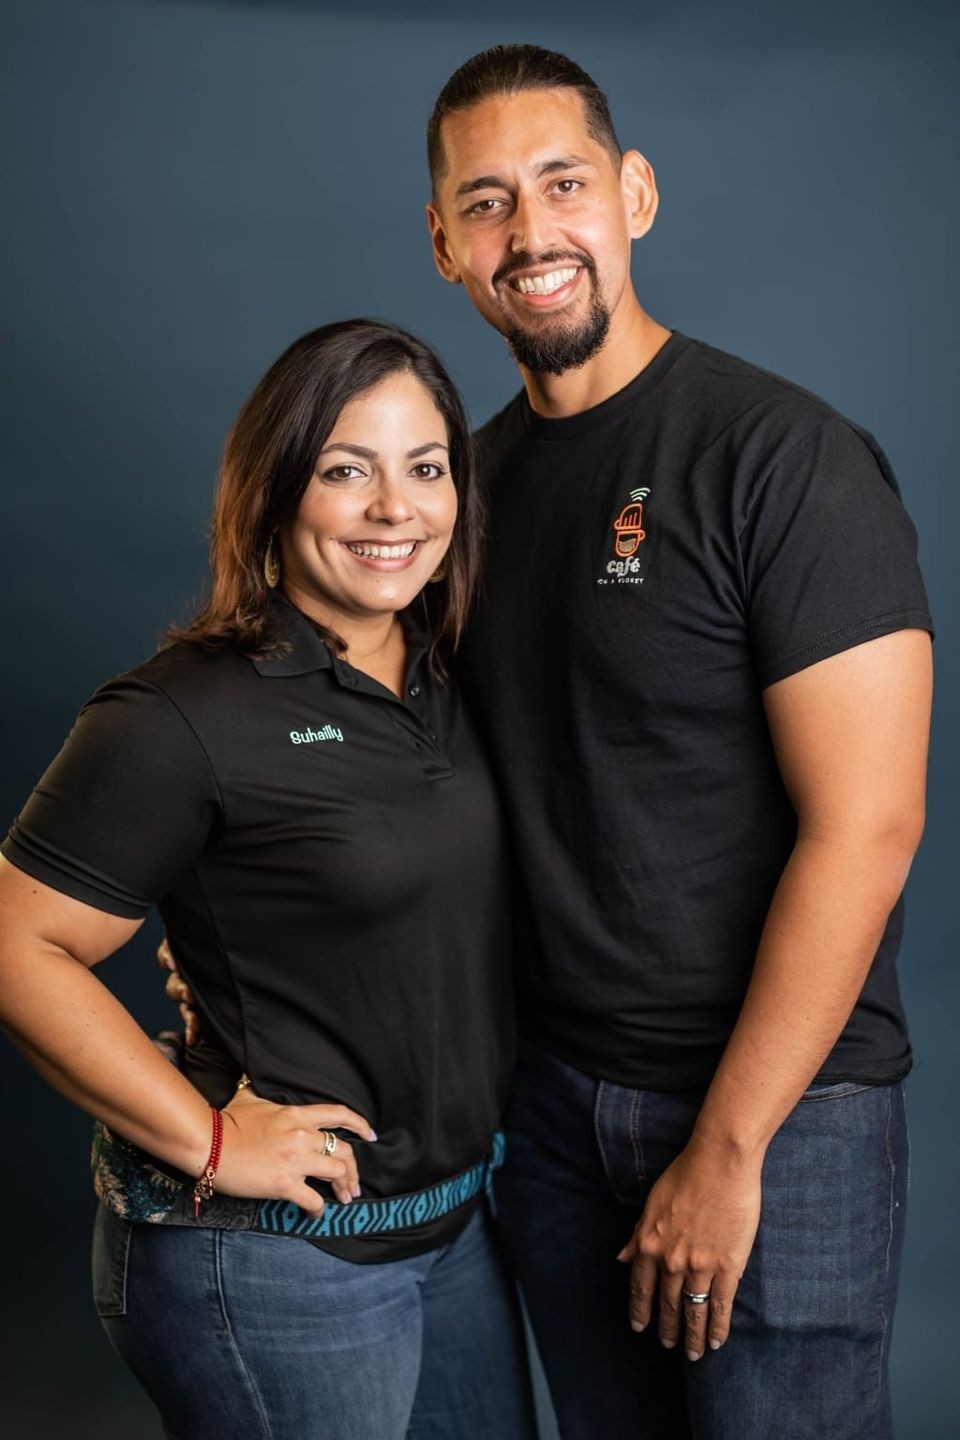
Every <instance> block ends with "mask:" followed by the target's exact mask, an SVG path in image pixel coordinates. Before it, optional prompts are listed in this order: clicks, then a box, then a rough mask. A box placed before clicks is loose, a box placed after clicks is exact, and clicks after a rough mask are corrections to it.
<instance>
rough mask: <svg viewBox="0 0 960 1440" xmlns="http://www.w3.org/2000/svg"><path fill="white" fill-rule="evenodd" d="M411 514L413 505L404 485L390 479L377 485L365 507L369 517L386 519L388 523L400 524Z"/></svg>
mask: <svg viewBox="0 0 960 1440" xmlns="http://www.w3.org/2000/svg"><path fill="white" fill-rule="evenodd" d="M412 514H413V505H412V503H411V501H410V496H409V494H408V493H407V490H406V487H405V486H404V485H402V484H400V483H398V482H396V481H391V480H384V481H382V482H381V484H380V485H378V486H377V490H376V494H375V495H373V496H372V497H371V500H370V504H369V506H368V508H367V516H368V518H369V519H371V520H381V521H386V522H387V523H388V524H390V525H400V524H402V523H403V521H404V520H409V518H410V516H411V515H412Z"/></svg>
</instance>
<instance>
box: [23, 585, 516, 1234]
mask: <svg viewBox="0 0 960 1440" xmlns="http://www.w3.org/2000/svg"><path fill="white" fill-rule="evenodd" d="M274 607H275V614H276V617H277V623H278V625H279V626H280V628H281V631H282V633H283V634H284V635H285V637H286V640H287V644H288V649H287V651H286V653H277V654H274V655H271V656H270V657H269V658H266V659H250V658H247V657H246V656H244V655H242V654H240V653H238V652H237V651H236V650H229V649H228V650H220V651H217V652H213V653H211V652H207V651H203V650H201V649H198V648H196V647H193V646H187V645H178V646H174V647H173V648H170V649H166V650H163V651H161V652H160V653H159V654H158V655H156V656H154V657H153V659H151V660H149V661H147V663H146V664H144V665H141V666H139V667H138V668H137V669H135V670H132V671H131V672H129V673H128V674H126V675H123V676H120V677H119V678H118V679H115V680H111V681H110V682H109V683H108V684H107V685H105V686H104V687H103V688H102V689H101V690H99V691H98V692H97V693H96V695H94V697H93V698H92V699H91V700H90V701H89V702H88V703H87V705H86V706H85V707H84V709H83V710H82V711H81V714H80V717H79V719H78V720H77V722H76V725H75V727H74V729H73V730H72V732H71V734H70V736H69V737H68V739H67V741H66V743H65V745H64V747H63V749H62V751H61V752H60V754H59V756H58V757H57V759H56V760H55V761H54V762H53V764H52V765H51V766H50V768H49V770H48V771H47V773H46V774H45V775H44V777H43V779H42V780H41V781H40V783H39V784H38V786H37V788H36V790H35V791H34V794H33V796H32V798H31V799H30V801H29V802H28V804H27V805H26V807H25V808H24V810H23V812H22V814H21V815H20V817H19V818H18V820H17V822H16V823H15V825H14V827H13V829H12V830H11V832H10V835H9V836H8V838H7V840H6V841H5V843H4V845H3V847H2V848H3V853H4V854H5V855H6V856H7V858H8V859H9V860H10V861H11V862H12V863H13V864H14V865H16V866H18V867H19V868H20V869H22V870H24V871H26V872H27V873H28V874H30V875H33V876H34V877H35V878H37V879H38V880H41V881H43V882H44V883H45V884H47V885H50V886H52V887H53V888H54V889H55V890H59V891H61V892H62V893H64V894H67V895H71V896H74V897H75V898H76V899H78V900H82V901H85V902H86V903H87V904H89V905H92V906H94V907H96V908H97V909H99V910H104V911H107V912H108V913H110V914H114V915H122V916H128V917H131V918H139V917H141V916H143V915H144V914H146V912H147V910H148V909H149V908H150V906H151V905H154V904H156V905H157V906H158V908H159V911H160V914H161V915H162V917H163V919H164V921H165V923H166V926H167V930H168V933H169V935H170V939H171V943H172V946H173V949H174V952H175V954H176V956H177V959H178V963H179V966H180V969H181V971H182V973H183V975H184V978H185V979H186V980H188V981H189V983H190V985H191V988H192V989H193V991H194V994H195V995H196V997H197V1001H198V1006H199V1009H200V1012H201V1015H202V1021H203V1025H204V1028H205V1030H206V1032H207V1034H208V1035H209V1036H210V1037H211V1038H212V1039H213V1040H214V1041H215V1042H216V1045H217V1046H218V1047H219V1048H221V1049H222V1051H223V1052H225V1054H226V1055H227V1056H228V1057H229V1059H230V1061H231V1062H232V1065H233V1073H232V1076H231V1077H230V1078H231V1083H230V1084H229V1085H228V1086H227V1090H226V1094H224V1093H223V1089H222V1086H223V1077H222V1076H221V1075H220V1074H219V1073H218V1070H217V1067H216V1066H214V1067H213V1068H209V1067H208V1066H206V1065H205V1063H204V1061H205V1060H206V1059H207V1058H208V1057H206V1056H198V1057H197V1060H196V1063H195V1064H194V1065H193V1066H191V1064H190V1061H189V1057H188V1062H187V1065H186V1069H187V1073H188V1074H189V1075H190V1077H191V1079H193V1080H194V1083H196V1084H197V1085H198V1088H200V1089H201V1090H202V1091H203V1093H205V1094H206V1095H207V1098H208V1099H210V1100H211V1101H212V1102H213V1103H216V1104H222V1103H224V1102H225V1100H226V1098H227V1096H228V1095H229V1094H231V1093H232V1090H233V1085H234V1084H235V1081H236V1079H237V1078H238V1077H239V1074H240V1072H241V1071H246V1072H247V1074H248V1075H250V1077H251V1079H252V1081H253V1084H254V1088H255V1090H256V1093H257V1094H258V1095H261V1096H263V1097H265V1098H266V1099H268V1100H274V1101H277V1102H282V1103H288V1104H305V1103H311V1102H315V1101H332V1102H340V1103H344V1104H347V1105H349V1106H351V1107H352V1108H353V1109H355V1110H357V1111H359V1113H360V1114H361V1115H364V1116H365V1117H366V1118H367V1119H368V1120H369V1121H370V1123H371V1125H372V1126H373V1128H374V1129H375V1130H376V1132H377V1135H378V1139H377V1141H376V1142H375V1143H370V1144H365V1143H364V1142H362V1141H360V1140H355V1139H354V1137H353V1136H352V1135H350V1136H347V1137H346V1138H349V1139H350V1141H351V1143H352V1144H353V1145H354V1149H355V1152H356V1155H357V1162H358V1167H359V1172H360V1182H361V1186H362V1192H363V1197H364V1198H365V1199H366V1198H368V1197H369V1198H371V1199H375V1198H378V1197H385V1196H394V1195H398V1194H407V1193H409V1192H413V1191H420V1190H422V1189H425V1188H427V1187H429V1186H433V1185H435V1184H437V1183H438V1182H442V1181H443V1180H445V1179H447V1178H449V1177H452V1176H455V1175H459V1174H460V1173H461V1172H463V1171H464V1170H466V1169H467V1168H468V1167H472V1166H475V1165H477V1164H479V1163H480V1162H481V1161H483V1160H484V1159H485V1158H486V1156H487V1155H488V1153H489V1150H490V1145H491V1139H492V1136H493V1133H494V1131H495V1129H496V1126H497V1123H498V1119H499V1116H500V1112H501V1108H502V1103H503V1099H504V1093H505V1087H506V1084H507V1080H508V1078H509V1070H510V1066H511V1063H512V1058H513V1018H512V1011H513V996H512V983H511V976H510V948H509V921H510V917H509V901H508V893H507V877H506V869H507V862H506V858H505V851H504V843H503V834H502V821H501V817H500V815H499V813H498V802H497V799H496V796H495V793H494V789H493V784H492V781H491V778H490V775H489V771H488V766H487V764H486V761H485V758H484V755H483V753H482V752H481V749H480V746H479V743H478V739H477V736H476V732H475V731H474V729H473V727H472V726H471V725H470V724H469V722H468V718H467V716H466V713H465V711H464V709H463V707H462V706H461V704H460V701H459V698H458V692H457V690H456V688H455V687H453V686H449V685H445V686H441V685H438V684H437V683H436V682H435V681H434V680H433V679H432V678H431V674H430V670H429V666H428V664H427V661H426V655H425V645H424V642H423V638H422V637H419V638H418V637H417V636H416V635H415V634H411V635H410V653H409V664H408V671H407V677H406V694H405V698H404V699H403V700H400V699H398V698H397V697H396V696H394V695H392V694H391V693H390V692H389V691H388V690H387V689H385V688H384V687H383V686H382V685H380V684H378V683H377V682H376V681H375V680H373V679H371V678H370V677H369V676H366V675H364V674H363V673H361V672H359V671H357V670H355V669H353V668H352V667H351V666H349V665H348V664H346V663H344V662H343V661H341V660H340V659H338V658H335V657H333V656H332V655H331V653H330V651H329V650H328V649H327V648H326V646H325V645H324V644H323V643H322V641H321V640H320V638H319V635H318V634H317V632H316V630H315V629H314V627H313V626H312V625H311V624H310V622H309V621H308V620H307V619H306V618H305V617H304V616H303V615H302V614H301V613H300V612H299V611H297V610H295V609H294V608H293V607H292V606H290V605H288V604H286V602H284V601H282V600H279V599H276V600H275V601H274ZM318 1188H320V1189H321V1190H322V1191H323V1193H325V1194H327V1195H328V1196H329V1194H330V1192H329V1189H328V1188H326V1187H323V1186H318ZM469 1213H470V1207H469V1206H467V1207H464V1206H460V1207H459V1208H455V1209H453V1210H452V1211H451V1212H450V1213H448V1214H445V1215H443V1216H441V1217H440V1218H439V1219H437V1220H434V1221H431V1222H429V1223H427V1224H421V1225H414V1226H413V1228H409V1227H403V1228H399V1229H397V1230H396V1231H395V1232H392V1233H389V1234H382V1235H378V1236H376V1237H373V1236H360V1237H358V1238H340V1237H337V1238H331V1239H329V1240H323V1241H319V1242H317V1243H320V1244H322V1245H323V1248H325V1249H329V1250H332V1251H334V1252H335V1253H338V1254H342V1255H344V1256H346V1257H348V1258H355V1259H371V1258H375V1259H394V1258H400V1257H401V1256H403V1255H406V1254H410V1253H414V1252H416V1251H418V1250H424V1249H428V1248H433V1247H434V1246H436V1245H440V1244H443V1243H446V1242H447V1241H448V1240H449V1239H451V1238H452V1237H453V1236H454V1235H455V1234H456V1233H457V1231H458V1230H459V1228H461V1227H462V1225H463V1224H465V1223H466V1219H467V1218H469Z"/></svg>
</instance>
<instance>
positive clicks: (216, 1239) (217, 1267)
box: [213, 1230, 273, 1440]
mask: <svg viewBox="0 0 960 1440" xmlns="http://www.w3.org/2000/svg"><path fill="white" fill-rule="evenodd" d="M222 1240H223V1231H222V1230H214V1231H213V1275H214V1281H215V1283H216V1287H217V1299H218V1300H219V1302H220V1316H221V1318H222V1320H223V1324H224V1328H225V1330H226V1333H227V1337H228V1339H229V1342H230V1349H231V1351H232V1353H233V1358H234V1360H235V1361H236V1364H237V1369H238V1370H239V1371H240V1377H241V1380H242V1381H243V1383H244V1384H245V1385H246V1387H247V1389H248V1390H249V1392H250V1396H251V1398H252V1400H253V1404H254V1408H255V1410H256V1412H257V1414H258V1416H259V1417H260V1423H261V1425H262V1426H263V1435H264V1437H265V1440H273V1430H272V1429H271V1427H270V1421H269V1420H268V1419H267V1413H266V1410H265V1409H264V1404H263V1397H262V1396H261V1394H260V1391H259V1389H258V1387H257V1384H256V1381H255V1380H254V1378H253V1376H252V1375H251V1374H250V1372H249V1370H248V1369H247V1367H246V1364H245V1363H244V1359H243V1356H242V1355H241V1353H240V1346H239V1345H238V1344H237V1338H236V1336H235V1335H234V1333H233V1326H232V1325H231V1324H230V1316H229V1315H228V1314H227V1297H226V1295H225V1294H224V1289H223V1266H222V1263H221V1253H220V1252H221V1243H222Z"/></svg>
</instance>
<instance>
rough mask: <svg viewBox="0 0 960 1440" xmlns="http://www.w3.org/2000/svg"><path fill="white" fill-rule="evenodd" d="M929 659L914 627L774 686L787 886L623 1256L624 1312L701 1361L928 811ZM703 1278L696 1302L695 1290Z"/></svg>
mask: <svg viewBox="0 0 960 1440" xmlns="http://www.w3.org/2000/svg"><path fill="white" fill-rule="evenodd" d="M931 695H932V663H931V646H930V639H929V636H928V635H927V634H926V633H925V632H923V631H919V630H904V631H899V632H897V633H896V634H893V635H886V636H883V637H881V638H880V639H877V640H872V641H869V642H867V643H866V644H864V645H859V646H856V647H854V648H853V649H851V650H847V651H844V652H843V653H842V654H840V655H836V656H833V657H831V658H830V659H828V660H824V661H822V662H820V663H819V664H817V665H813V666H811V667H809V669H806V670H803V671H800V672H799V673H798V674H796V675H792V676H790V677H789V678H788V679H786V680H782V681H780V682H779V683H778V684H776V685H772V686H771V687H770V688H769V689H768V690H767V691H766V692H765V695H764V701H765V705H766V711H767V718H768V722H769V725H770V731H771V735H772V737H773V742H774V746H775V748H776V752H777V758H778V761H779V765H780V770H781V774H782V775H783V779H784V784H785V785H786V788H787V790H788V792H789V794H790V798H791V800H792V801H793V804H794V806H795V808H796V811H797V816H798V831H797V841H796V845H795V847H794V850H793V853H792V855H791V857H790V860H789V862H788V864H787V866H786V868H785V869H784V872H783V875H782V877H781V880H780V883H779V885H778V886H777V890H776V893H775V895H774V898H773V902H772V904H771V906H770V910H769V912H768V915H767V920H766V924H765V926H764V931H763V935H762V938H761V941H760V946H759V949H758V952H757V956H756V961H755V965H754V972H753V976H752V979H751V982H750V986H749V989H748V991H747V995H746V998H745V1000H744V1004H743V1007H742V1010H741V1013H740V1016H739V1019H738V1021H737V1024H736V1027H735V1028H734V1031H733V1034H732V1036H731V1038H730V1041H729V1044H728V1046H727V1049H726V1051H725V1053H724V1056H723V1059H722V1060H721V1063H720V1065H719V1066H718V1068H717V1072H716V1075H715V1077H714V1080H713V1083H712V1084H711V1086H710V1089H709V1091H708V1092H707V1096H706V1099H705V1101H704V1104H703V1108H702V1109H701V1111H700V1115H699V1117H698V1119H697V1123H696V1126H695V1127H694V1132H693V1135H692V1137H691V1139H690V1141H689V1143H688V1144H687V1146H686V1148H685V1149H684V1150H683V1151H682V1153H681V1154H680V1155H679V1156H678V1157H677V1159H676V1160H675V1161H674V1163H673V1164H672V1165H671V1166H670V1167H669V1168H668V1169H667V1170H666V1171H665V1172H664V1174H663V1175H662V1176H661V1177H660V1179H659V1181H658V1182H657V1183H656V1185H655V1186H654V1187H653V1189H652V1191H651V1193H650V1196H649V1198H648V1201H647V1205H646V1207H645V1209H644V1213H643V1215H642V1217H641V1219H640V1222H639V1223H638V1225H637V1227H636V1229H635V1231H634V1234H633V1237H632V1238H631V1240H630V1242H629V1244H628V1245H627V1246H626V1248H625V1250H624V1251H622V1252H621V1258H622V1259H624V1260H629V1261H630V1262H631V1263H632V1276H631V1302H630V1319H631V1323H632V1324H633V1325H634V1328H637V1329H642V1328H644V1327H645V1326H646V1325H647V1324H649V1322H650V1318H651V1315H652V1312H653V1301H654V1293H655V1290H656V1287H657V1284H658V1283H659V1286H660V1304H659V1310H660V1335H661V1338H662V1339H663V1341H664V1343H665V1344H666V1345H668V1346H669V1345H674V1344H676V1343H677V1341H678V1340H679V1339H680V1337H681V1332H682V1330H683V1329H684V1326H685V1345H686V1349H687V1354H688V1355H689V1357H690V1358H691V1359H695V1358H698V1357H699V1356H700V1355H701V1354H702V1353H703V1350H704V1348H705V1345H706V1344H707V1343H709V1345H710V1346H711V1348H714V1349H715V1348H717V1347H718V1346H719V1345H721V1344H722V1343H723V1342H724V1341H725V1340H726V1338H727V1335H728V1334H729V1328H730V1314H731V1309H732V1305H733V1299H734V1296H735V1294H736V1290H737V1285H738V1284H739V1281H740V1277H741V1276H742V1274H743V1271H744V1268H745V1266H746V1263H747V1260H748V1258H749V1255H750V1251H751V1249H752V1246H753V1242H754V1238H755V1236H756V1230H757V1225H758V1222H759V1217H760V1193H761V1172H762V1167H763V1160H764V1156H765V1154H766V1150H767V1147H768V1145H769V1143H770V1141H771V1139H772V1138H773V1136H774V1135H775V1134H776V1132H777V1130H778V1129H779V1127H780V1126H781V1125H782V1124H783V1121H784V1120H785V1119H786V1117H787V1115H788V1114H789V1113H790V1111H791V1110H792V1109H793V1107H794V1106H795V1105H796V1103H797V1101H798V1100H799V1098H800V1096H801V1095H802V1094H803V1092H804V1090H805V1089H806V1088H807V1086H808V1085H809V1083H810V1081H811V1080H812V1078H813V1077H814V1075H816V1073H817V1071H818V1070H819V1068H820V1066H821V1065H822V1063H823V1061H824V1059H825V1058H826V1056H827V1055H828V1054H829V1053H830V1051H831V1049H832V1048H833V1045H834V1043H835V1042H836V1039H837V1037H838V1036H839V1034H840V1032H841V1030H842V1029H843V1027H844V1025H845V1023H846V1021H847V1019H848V1018H849V1016H850V1013H851V1011H852V1009H853V1007H854V1005H855V1003H856V1000H857V997H858V995H859V994H860V991H861V989H862V988H863V984H864V981H865V979H866V976H867V972H868V970H869V968H870V964H871V962H872V960H873V957H874V955H875V954H876V950H877V946H878V944H879V942H880V938H881V936H882V934H883V930H884V926H885V925H886V922H887V919H888V917H889V914H890V911H891V910H892V908H893V906H894V905H895V904H896V902H897V899H898V898H899V896H900V893H901V891H902V889H903V886H904V883H905V881H906V878H907V873H908V871H909V868H910V863H911V860H912V858H913V855H914V853H915V851H916V848H917V845H918V844H919V840H920V835H921V832H922V829H923V819H924V787H925V775H926V763H927V741H928V733H929V720H930V704H931ZM684 1289H686V1290H689V1291H691V1292H693V1293H698V1292H699V1293H704V1292H707V1291H709V1292H710V1294H711V1300H710V1303H709V1304H708V1305H699V1306H698V1305H691V1304H689V1303H688V1302H685V1301H684V1300H683V1298H682V1292H683V1290H684Z"/></svg>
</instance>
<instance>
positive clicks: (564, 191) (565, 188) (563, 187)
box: [553, 180, 583, 195]
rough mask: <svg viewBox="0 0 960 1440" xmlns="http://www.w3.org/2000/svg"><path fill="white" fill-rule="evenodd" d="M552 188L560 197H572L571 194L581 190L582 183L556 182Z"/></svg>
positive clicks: (578, 181)
mask: <svg viewBox="0 0 960 1440" xmlns="http://www.w3.org/2000/svg"><path fill="white" fill-rule="evenodd" d="M553 188H554V189H555V190H559V192H560V194H561V195H573V194H575V193H576V191H578V190H581V189H582V188H583V181H582V180H558V181H557V183H556V185H555V186H554V187H553Z"/></svg>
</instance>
